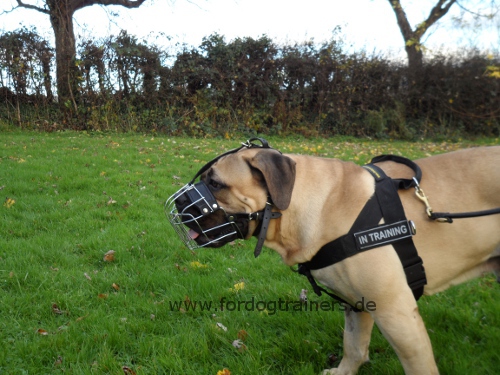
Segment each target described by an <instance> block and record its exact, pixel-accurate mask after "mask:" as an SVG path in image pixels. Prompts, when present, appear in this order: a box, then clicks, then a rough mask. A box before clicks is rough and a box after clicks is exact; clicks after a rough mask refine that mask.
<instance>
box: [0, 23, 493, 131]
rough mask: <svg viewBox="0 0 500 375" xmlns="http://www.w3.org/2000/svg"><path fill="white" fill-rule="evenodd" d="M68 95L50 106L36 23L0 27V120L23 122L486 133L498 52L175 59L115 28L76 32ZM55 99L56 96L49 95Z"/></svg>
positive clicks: (321, 47) (278, 49)
mask: <svg viewBox="0 0 500 375" xmlns="http://www.w3.org/2000/svg"><path fill="white" fill-rule="evenodd" d="M77 50H78V52H77V53H78V56H77V57H78V58H77V60H75V64H76V65H77V67H78V69H79V72H80V81H81V82H80V85H79V91H78V92H77V93H74V94H75V103H77V106H76V109H75V108H74V106H73V104H72V103H62V104H63V105H65V106H66V107H67V108H68V111H60V110H59V106H58V105H57V103H56V100H57V94H56V93H55V92H54V88H53V85H52V80H53V78H52V76H53V72H54V65H55V64H54V53H53V52H54V51H53V49H52V48H51V47H50V46H49V44H48V43H47V41H45V40H43V38H42V37H40V36H39V35H38V34H37V31H36V29H31V30H28V29H26V28H23V29H20V30H17V31H14V32H7V33H4V34H2V35H0V122H3V123H7V124H15V125H17V126H19V127H21V128H29V129H43V130H56V129H79V130H96V131H103V130H118V131H131V130H132V131H148V132H161V133H165V134H170V135H195V136H206V135H230V134H232V133H236V132H245V133H257V132H258V133H264V134H287V133H292V132H293V133H300V134H302V135H306V136H314V135H318V134H328V135H332V134H337V135H354V136H358V135H361V136H371V137H379V138H383V137H395V138H405V139H415V138H419V137H429V136H431V137H433V136H434V137H435V136H446V137H452V136H462V135H467V136H471V135H473V136H477V135H487V136H491V135H493V136H497V135H498V134H499V133H500V79H499V77H498V66H500V57H499V56H498V55H495V54H486V53H483V52H481V51H478V50H469V51H462V52H461V53H455V54H454V55H445V54H435V55H433V56H432V57H430V58H428V59H427V61H426V62H425V64H424V66H423V67H422V69H421V71H419V72H414V71H412V72H410V71H409V70H408V68H407V67H406V65H404V64H401V63H398V62H394V61H392V60H391V59H389V58H388V57H386V56H382V55H377V54H371V55H370V54H367V53H365V52H363V51H358V52H346V47H345V46H344V44H343V43H342V41H341V36H340V31H338V32H337V33H336V34H334V37H332V39H331V40H330V41H328V42H325V43H322V44H315V43H314V42H313V41H309V42H304V43H295V44H290V45H278V44H276V43H274V42H273V41H272V40H271V39H269V38H268V37H266V36H262V37H260V38H259V39H252V38H237V39H235V40H232V41H229V42H227V41H226V40H225V38H224V37H223V36H221V35H218V34H213V35H210V36H208V37H206V38H204V40H203V42H202V43H201V45H200V46H198V47H196V48H194V47H191V48H189V47H184V48H183V49H182V50H180V51H179V52H177V53H176V54H175V55H169V53H168V52H167V51H165V50H164V49H162V48H160V47H158V46H156V45H151V44H150V43H147V42H144V41H139V40H138V39H137V38H136V37H134V36H133V35H129V34H128V33H127V32H126V31H122V32H121V33H120V34H119V35H117V36H110V37H108V38H105V39H99V40H81V41H80V42H79V45H78V48H77ZM60 104H61V103H60Z"/></svg>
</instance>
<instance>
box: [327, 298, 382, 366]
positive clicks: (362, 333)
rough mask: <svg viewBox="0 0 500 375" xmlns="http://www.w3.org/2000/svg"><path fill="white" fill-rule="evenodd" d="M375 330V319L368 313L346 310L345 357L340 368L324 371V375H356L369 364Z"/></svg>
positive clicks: (348, 308)
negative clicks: (363, 365)
mask: <svg viewBox="0 0 500 375" xmlns="http://www.w3.org/2000/svg"><path fill="white" fill-rule="evenodd" d="M372 328H373V318H372V317H371V315H370V314H369V313H367V312H354V311H351V309H350V307H346V310H345V329H344V356H343V357H342V360H341V361H340V364H339V367H338V368H334V369H329V370H325V371H323V375H332V374H335V375H349V374H356V373H357V371H358V368H359V367H360V366H361V365H362V364H363V363H365V362H368V360H369V358H368V346H369V345H370V337H371V333H372Z"/></svg>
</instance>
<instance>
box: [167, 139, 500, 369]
mask: <svg viewBox="0 0 500 375" xmlns="http://www.w3.org/2000/svg"><path fill="white" fill-rule="evenodd" d="M415 162H416V164H417V165H418V166H420V168H421V170H422V176H423V177H422V179H421V183H420V186H421V188H422V190H424V191H425V194H426V196H427V197H428V200H429V201H430V202H431V204H432V205H433V207H434V208H435V209H439V210H441V211H448V212H466V211H478V210H487V209H491V208H496V207H500V147H481V148H472V149H465V150H460V151H455V152H450V153H446V154H441V155H437V156H431V157H428V158H424V159H420V160H416V161H415ZM378 166H379V167H380V168H381V169H382V170H383V171H385V173H386V174H387V175H388V176H390V177H392V178H411V177H412V176H413V171H412V170H411V169H409V168H408V167H407V166H405V165H402V164H399V163H395V162H391V161H387V162H383V163H380V164H378ZM199 174H201V182H202V183H201V185H203V186H201V185H200V184H198V189H195V190H197V192H196V194H194V193H193V192H192V191H191V192H188V193H186V188H184V190H183V189H181V190H180V191H179V192H177V193H176V194H175V195H174V196H173V197H171V198H172V199H171V204H172V207H173V208H172V210H171V212H170V214H171V216H172V218H174V217H175V219H176V220H177V223H175V224H176V230H178V231H179V230H180V229H179V227H181V226H182V227H184V228H186V230H185V231H184V232H183V233H182V234H181V235H182V236H184V239H185V241H187V242H191V243H195V246H199V247H200V246H208V247H218V246H222V245H224V244H226V243H227V242H229V241H232V240H234V239H235V238H238V237H242V238H246V239H248V238H250V237H252V236H254V235H258V232H259V231H260V232H262V213H263V209H264V208H265V207H266V206H270V203H269V198H270V199H271V200H272V212H273V213H274V216H273V217H272V218H271V220H268V223H267V226H268V227H267V232H266V233H265V236H264V238H263V239H262V240H265V242H264V245H265V246H267V247H269V248H271V249H273V250H275V251H277V252H278V253H279V254H280V255H281V257H282V258H283V261H284V262H285V263H286V264H287V265H289V266H293V265H296V264H300V263H304V262H307V261H309V260H310V259H311V258H312V257H313V256H314V255H315V253H316V252H317V251H318V249H320V248H321V247H322V246H323V245H324V244H325V243H328V242H330V241H332V240H334V239H336V238H338V237H340V236H342V235H344V234H345V233H347V232H348V231H349V229H350V227H351V225H352V224H353V222H354V221H355V219H356V218H357V216H358V214H359V213H360V211H361V209H362V208H363V206H364V205H365V203H366V202H367V201H368V200H369V199H370V197H372V195H373V194H374V185H375V184H374V178H373V176H372V175H371V173H369V172H368V171H367V170H366V169H365V168H362V167H360V166H358V165H356V164H354V163H352V162H345V161H341V160H337V159H328V158H321V157H314V156H306V155H289V154H281V153H280V152H279V151H277V150H274V149H270V148H263V147H242V148H241V149H238V150H237V152H230V153H228V154H227V155H224V156H222V157H219V158H217V160H215V161H213V162H212V163H210V164H209V165H207V166H206V167H205V168H204V170H202V171H200V173H199ZM195 178H196V177H195ZM188 185H190V186H191V187H192V186H193V185H192V184H188ZM196 185H197V184H195V185H194V186H196ZM188 190H189V189H188ZM204 190H208V191H207V192H206V194H205V193H204ZM189 194H190V196H189V197H188V195H189ZM193 194H194V195H193ZM399 195H400V199H401V202H402V204H403V207H404V211H405V213H406V216H407V218H408V219H410V220H412V221H413V222H414V223H415V226H416V229H417V232H416V235H415V236H414V237H413V241H414V244H415V246H416V249H417V250H418V254H419V255H420V257H421V258H422V260H423V265H424V267H425V273H426V277H427V285H425V289H424V294H425V295H432V294H434V293H437V292H440V291H443V290H445V289H446V288H448V287H450V286H452V285H456V284H459V283H462V282H464V281H466V280H469V279H471V278H474V277H477V276H480V275H483V274H485V273H488V272H495V273H496V274H497V277H498V275H499V273H500V215H498V214H496V215H489V216H484V217H477V218H468V219H460V220H454V222H453V223H452V224H445V223H439V222H436V221H433V220H430V219H429V218H428V217H427V215H426V214H425V206H424V205H423V203H422V202H421V200H420V199H418V198H417V197H416V196H415V193H414V191H412V189H409V190H400V191H399ZM203 196H205V197H206V196H210V198H206V199H205V198H203ZM186 197H188V198H186ZM197 197H198V198H199V197H201V201H203V204H206V205H211V207H208V209H207V208H206V207H204V208H201V207H202V206H203V204H198V203H197V204H198V206H199V207H198V209H200V210H202V211H203V213H202V214H200V215H197V214H198V212H195V211H196V209H194V208H190V209H189V210H191V211H193V212H191V214H190V215H189V217H190V218H191V219H189V220H188V219H186V218H185V217H183V218H180V219H179V217H181V216H182V214H181V212H186V202H184V201H185V200H187V201H189V202H194V201H196V202H199V201H200V199H197ZM189 202H188V203H189ZM207 211H208V212H209V213H208V214H207ZM276 213H278V214H276ZM259 214H260V217H259ZM279 214H281V215H279ZM278 216H279V217H278ZM244 217H248V218H249V219H247V220H245V219H243V218H244ZM228 222H230V224H228ZM179 224H180V225H179ZM312 276H314V278H315V279H316V280H317V281H319V282H320V283H322V284H323V285H325V286H327V287H328V288H330V289H331V290H333V291H334V293H335V294H337V295H339V296H341V298H343V299H345V300H346V301H348V302H350V303H354V302H355V301H361V300H362V299H364V300H366V301H368V300H369V301H374V302H376V309H371V311H361V312H353V311H351V310H350V309H346V310H345V330H344V356H343V358H342V360H341V362H340V364H339V366H338V368H334V369H329V370H325V371H324V372H323V374H355V373H356V372H357V371H358V368H359V367H360V366H361V365H362V364H363V363H365V362H366V361H368V346H369V343H370V336H371V331H372V327H373V323H374V322H375V323H376V324H377V326H378V327H379V329H380V330H381V332H382V333H383V335H384V336H385V337H386V339H387V340H388V341H389V342H390V344H391V345H392V347H393V348H394V350H395V351H396V353H397V355H398V357H399V359H400V361H401V363H402V365H403V368H404V371H405V373H406V374H422V375H429V374H437V373H438V368H437V366H436V362H435V360H434V355H433V351H432V346H431V342H430V339H429V336H428V334H427V331H426V328H425V326H424V322H423V320H422V318H421V316H420V314H419V310H418V305H417V302H416V300H415V298H414V295H413V294H412V291H411V290H410V288H409V286H408V283H407V280H406V277H405V273H404V271H403V268H402V265H401V261H400V259H399V258H398V255H397V254H396V252H395V250H394V248H393V246H392V245H385V246H381V247H377V248H374V249H371V250H368V251H363V252H361V253H359V254H357V255H354V256H352V257H349V258H347V259H345V260H343V261H341V262H339V263H336V264H333V265H331V266H328V267H326V268H322V269H319V270H314V271H312Z"/></svg>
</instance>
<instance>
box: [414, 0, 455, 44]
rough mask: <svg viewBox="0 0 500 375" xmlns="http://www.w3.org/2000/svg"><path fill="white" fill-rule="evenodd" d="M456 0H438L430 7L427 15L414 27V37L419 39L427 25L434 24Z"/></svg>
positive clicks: (427, 27)
mask: <svg viewBox="0 0 500 375" xmlns="http://www.w3.org/2000/svg"><path fill="white" fill-rule="evenodd" d="M456 2H457V0H439V1H438V3H437V4H436V6H435V7H434V8H432V10H431V13H430V14H429V17H427V19H426V20H425V21H424V22H422V23H421V24H420V25H418V26H417V28H416V29H415V37H416V38H417V39H418V40H420V38H421V37H422V35H424V34H425V32H426V31H427V30H428V29H429V27H431V26H432V25H434V24H435V23H436V22H437V21H438V20H439V19H440V18H441V17H443V16H444V15H445V14H446V13H448V11H449V10H450V8H451V6H452V5H453V4H455V3H456Z"/></svg>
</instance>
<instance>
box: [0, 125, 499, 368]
mask: <svg viewBox="0 0 500 375" xmlns="http://www.w3.org/2000/svg"><path fill="white" fill-rule="evenodd" d="M269 140H270V143H271V145H273V146H274V147H276V148H279V149H281V150H282V151H283V152H293V153H310V154H318V155H323V156H328V157H339V158H341V159H344V160H353V161H355V162H357V163H360V164H361V163H365V162H367V161H369V159H370V158H371V157H372V156H374V155H377V154H381V153H399V154H403V155H405V156H408V157H411V158H416V157H423V156H425V155H431V154H434V153H438V152H444V151H449V150H454V149H457V148H463V147H468V146H471V145H475V144H497V143H498V139H484V140H480V141H475V142H471V141H461V142H458V143H451V142H438V143H433V142H420V143H405V142H390V141H386V142H373V141H368V140H356V139H314V140H306V139H302V138H296V137H295V138H294V137H288V138H285V139H283V138H272V137H271V138H270V139H269ZM239 141H241V140H240V139H238V140H225V141H221V140H193V139H181V138H162V137H154V138H153V137H152V136H151V135H148V136H139V135H122V134H111V135H106V134H105V135H103V134H85V133H72V132H68V133H52V134H39V133H17V132H4V133H0V189H1V190H0V191H1V193H0V194H1V196H2V197H4V198H2V200H1V201H0V202H1V203H2V204H0V374H16V375H17V374H63V373H64V374H123V373H124V372H123V370H122V366H127V367H129V368H130V369H132V370H133V371H135V372H136V373H137V374H213V375H215V374H217V372H218V371H220V370H222V369H223V368H227V369H229V370H230V371H231V373H232V374H233V375H234V374H259V375H260V374H318V373H320V371H321V370H322V369H323V368H325V367H328V356H329V354H331V353H333V354H334V355H335V356H338V357H341V355H342V329H343V314H342V313H341V312H339V311H333V312H332V311H330V312H325V311H318V312H305V311H292V310H290V311H277V312H276V313H274V314H273V312H272V311H269V309H268V310H267V311H228V309H225V310H224V311H220V309H218V310H217V311H214V310H213V311H201V309H198V310H197V311H192V310H187V309H184V311H175V309H174V310H173V309H171V308H170V302H172V301H188V300H190V301H192V302H194V301H208V302H210V301H211V302H213V308H215V307H217V306H218V304H219V301H220V299H221V298H223V297H225V298H226V300H229V301H233V302H235V303H237V302H238V301H249V300H251V299H252V298H254V300H255V301H259V300H262V301H268V302H269V301H278V300H279V299H282V300H287V301H296V300H297V299H298V297H299V293H300V291H301V289H302V288H308V289H310V287H309V285H308V283H307V280H306V279H305V278H303V277H301V276H298V275H297V274H295V273H293V272H290V270H289V269H288V267H286V266H284V265H283V264H282V262H281V260H280V258H279V256H278V255H277V254H276V253H274V252H272V251H271V250H269V249H264V251H263V254H262V255H261V256H260V257H259V258H258V259H254V258H253V246H254V244H255V243H254V242H253V241H250V242H248V243H242V242H238V243H236V244H234V245H228V246H226V247H224V248H221V249H217V250H201V251H197V252H190V251H188V250H186V249H185V248H184V247H183V245H182V244H181V243H180V241H179V240H178V239H177V238H176V237H175V236H174V234H173V231H172V230H171V228H170V226H169V224H168V222H167V220H166V218H165V216H164V212H163V204H164V202H165V200H166V199H167V198H168V197H169V196H170V195H171V194H172V193H173V192H175V191H176V190H177V189H178V188H179V187H180V186H181V185H182V184H183V183H185V182H187V181H189V180H190V179H191V178H192V176H193V175H194V173H195V172H196V171H197V170H198V169H199V168H200V167H201V166H202V165H203V164H204V163H205V162H207V161H208V160H210V159H211V158H212V157H214V156H216V155H217V154H220V153H221V152H222V151H224V150H227V149H230V148H233V147H236V146H237V145H238V144H239ZM6 198H10V199H12V200H14V201H15V203H13V204H12V201H10V203H11V204H10V207H9V204H8V203H7V201H5V202H4V201H3V199H6ZM109 250H114V251H115V260H114V261H112V262H106V261H104V259H103V257H104V255H105V254H106V253H107V252H108V251H109ZM197 262H198V263H197ZM242 282H243V283H244V288H243V289H241V290H236V289H237V287H235V285H236V284H238V283H242ZM240 285H241V284H240ZM309 298H310V300H313V301H322V300H326V299H327V298H328V297H322V298H319V297H316V296H315V295H313V294H311V293H310V294H309ZM54 304H55V305H56V307H57V308H55V307H54V308H53V305H54ZM419 306H420V310H421V313H422V315H423V317H424V320H425V321H426V324H427V328H428V330H429V334H430V337H431V340H432V342H433V346H434V351H435V354H436V359H437V361H438V366H439V368H440V371H441V373H443V374H457V373H462V374H494V373H497V371H498V363H499V362H500V358H499V354H498V353H499V352H498V340H499V339H500V328H498V327H500V298H499V286H498V285H497V284H496V282H495V281H494V278H493V277H492V276H485V277H484V278H482V279H479V280H476V281H473V282H470V283H467V284H466V285H462V286H459V287H456V288H453V289H451V290H449V291H446V292H444V293H440V294H438V295H436V296H433V297H424V298H422V300H421V301H420V302H419ZM57 309H58V310H57ZM242 310H244V309H242ZM260 310H262V309H260ZM217 323H221V325H223V326H224V327H226V328H227V330H224V329H221V328H219V327H218V326H217ZM44 333H46V334H44ZM238 338H242V339H244V340H243V341H244V344H245V348H243V349H240V350H238V349H236V348H235V347H233V345H232V343H233V341H234V340H236V339H238ZM370 349H371V363H369V364H367V365H365V366H363V367H362V369H361V371H360V373H361V374H400V373H402V367H401V365H400V364H399V361H398V359H397V357H396V355H395V354H394V351H393V350H392V348H391V347H390V346H389V344H388V343H387V341H386V340H385V339H384V338H383V336H382V335H381V334H380V333H379V332H378V331H377V330H376V329H375V330H374V334H373V338H372V344H371V347H370Z"/></svg>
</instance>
